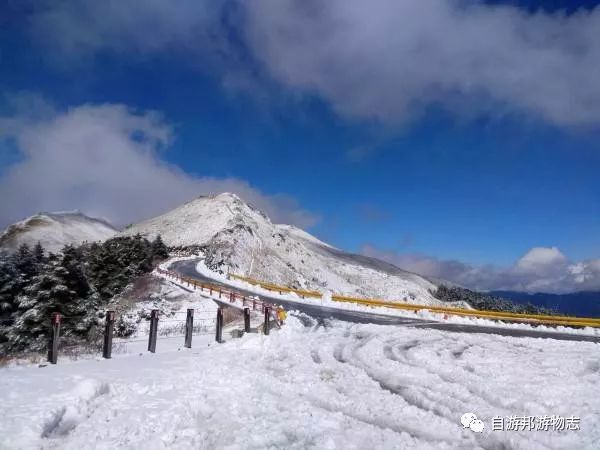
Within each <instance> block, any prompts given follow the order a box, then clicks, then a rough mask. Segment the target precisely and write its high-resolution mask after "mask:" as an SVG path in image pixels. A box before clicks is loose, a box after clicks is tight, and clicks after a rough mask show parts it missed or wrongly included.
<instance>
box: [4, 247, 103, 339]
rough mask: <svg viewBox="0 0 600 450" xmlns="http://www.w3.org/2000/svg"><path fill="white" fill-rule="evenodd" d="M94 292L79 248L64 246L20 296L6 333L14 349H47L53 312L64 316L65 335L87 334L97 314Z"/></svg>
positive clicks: (44, 265)
mask: <svg viewBox="0 0 600 450" xmlns="http://www.w3.org/2000/svg"><path fill="white" fill-rule="evenodd" d="M93 294H94V293H93V291H92V289H91V288H90V286H89V284H88V282H87V279H86V277H85V275H84V273H83V267H82V261H81V258H80V253H79V251H78V250H77V249H75V248H74V247H72V246H67V247H65V248H64V249H63V253H62V255H61V256H59V257H54V258H50V259H49V260H48V261H47V262H45V263H43V264H42V265H41V267H40V270H39V273H38V274H37V275H35V276H34V277H33V278H32V279H31V281H30V283H29V284H28V285H27V286H26V287H25V288H24V289H23V292H22V294H21V295H19V296H18V297H17V305H18V310H17V313H16V314H15V315H14V317H15V321H14V324H13V326H12V327H11V328H10V329H9V330H8V333H7V337H8V340H9V343H10V347H11V349H12V350H21V349H26V348H27V349H32V350H42V349H44V348H45V346H46V345H47V339H48V335H49V327H50V318H51V316H52V313H54V312H58V313H60V314H61V315H62V316H63V317H64V319H63V327H62V331H61V334H62V336H64V337H69V336H79V337H82V336H84V335H85V334H86V333H87V331H88V330H89V328H90V326H91V324H92V323H93V322H94V321H95V317H96V316H95V314H96V308H97V297H96V296H94V295H93Z"/></svg>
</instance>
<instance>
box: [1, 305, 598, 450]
mask: <svg viewBox="0 0 600 450" xmlns="http://www.w3.org/2000/svg"><path fill="white" fill-rule="evenodd" d="M209 343H210V342H209V341H201V340H198V341H197V342H195V344H196V345H195V346H194V348H193V349H191V350H188V349H183V348H180V347H178V346H174V347H173V348H170V349H169V348H167V347H166V346H163V347H162V348H161V347H159V351H158V353H157V354H154V355H152V354H148V353H143V354H142V355H141V356H138V355H119V356H117V357H116V358H114V359H112V360H108V361H105V360H81V361H71V362H64V363H60V364H58V365H56V366H47V367H43V368H38V367H37V366H18V367H10V368H5V369H1V370H0V417H2V420H1V421H0V447H2V448H73V449H78V450H79V449H81V448H106V449H114V448H150V449H154V448H202V449H215V448H216V449H220V448H230V449H234V448H256V449H259V448H260V449H262V448H285V449H290V448H319V449H322V448H344V449H352V448H360V449H364V448H423V449H429V448H468V449H470V448H485V449H517V448H519V449H521V448H522V449H537V448H540V449H542V448H543V449H546V448H551V449H552V448H557V449H575V448H577V449H585V448H588V449H592V448H597V443H598V441H600V402H598V398H599V397H600V361H599V358H598V355H599V351H600V346H599V345H598V344H592V343H585V342H563V341H554V340H545V339H530V338H510V337H500V336H493V335H480V334H457V333H446V332H441V331H436V330H423V329H414V328H402V327H397V326H394V327H388V326H377V325H351V324H347V323H342V322H330V323H328V324H326V326H323V325H317V324H316V323H314V322H312V321H311V320H310V319H308V318H305V317H299V318H296V317H291V318H290V319H289V320H288V323H287V325H286V326H284V328H283V329H282V330H280V331H278V332H273V333H272V334H271V335H270V336H262V335H256V334H253V335H247V336H245V337H243V338H242V339H236V340H230V341H228V342H227V343H225V344H222V345H218V344H212V343H210V344H211V345H209ZM466 412H473V413H475V414H476V415H477V416H478V417H479V418H480V419H481V420H482V421H483V422H484V424H485V429H484V431H483V433H480V434H478V433H475V432H473V431H471V430H470V429H464V428H463V427H462V426H461V425H460V417H461V415H462V414H463V413H466ZM512 415H531V416H544V415H560V416H565V417H568V416H572V415H573V416H578V417H580V418H581V424H580V427H581V429H580V430H579V431H562V432H551V431H492V430H491V428H492V427H491V419H492V417H494V416H501V417H503V416H512Z"/></svg>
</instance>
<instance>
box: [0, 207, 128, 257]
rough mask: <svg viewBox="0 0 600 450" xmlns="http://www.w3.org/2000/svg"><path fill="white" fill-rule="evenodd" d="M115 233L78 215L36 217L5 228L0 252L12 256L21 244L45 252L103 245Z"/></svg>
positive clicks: (71, 213)
mask: <svg viewBox="0 0 600 450" xmlns="http://www.w3.org/2000/svg"><path fill="white" fill-rule="evenodd" d="M116 233H117V230H116V229H115V228H114V227H113V226H112V225H110V224H109V223H108V222H105V221H104V220H101V219H94V218H92V217H88V216H86V215H85V214H82V213H80V212H77V211H74V212H57V213H39V214H36V215H34V216H31V217H28V218H27V219H25V220H22V221H20V222H17V223H15V224H13V225H10V226H9V227H7V228H6V229H5V230H4V231H3V232H2V234H0V252H1V251H5V252H8V253H12V252H13V251H15V250H16V249H17V248H19V246H20V245H22V244H27V245H29V246H30V247H33V246H34V245H35V244H36V243H37V242H40V243H41V244H42V246H43V247H44V249H45V250H46V251H48V252H57V251H59V250H60V249H61V248H62V247H63V246H64V245H67V244H72V245H79V244H81V243H84V242H97V241H105V240H106V239H109V238H111V237H112V236H114V235H115V234H116Z"/></svg>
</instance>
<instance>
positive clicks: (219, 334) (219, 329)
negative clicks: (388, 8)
mask: <svg viewBox="0 0 600 450" xmlns="http://www.w3.org/2000/svg"><path fill="white" fill-rule="evenodd" d="M215 340H216V341H217V342H218V343H219V344H220V343H221V342H223V308H217V334H216V336H215Z"/></svg>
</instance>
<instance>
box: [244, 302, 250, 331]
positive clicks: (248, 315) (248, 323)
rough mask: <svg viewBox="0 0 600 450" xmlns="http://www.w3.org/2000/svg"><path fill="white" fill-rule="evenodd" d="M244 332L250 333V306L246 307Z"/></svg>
mask: <svg viewBox="0 0 600 450" xmlns="http://www.w3.org/2000/svg"><path fill="white" fill-rule="evenodd" d="M244 332H246V333H250V308H244Z"/></svg>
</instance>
